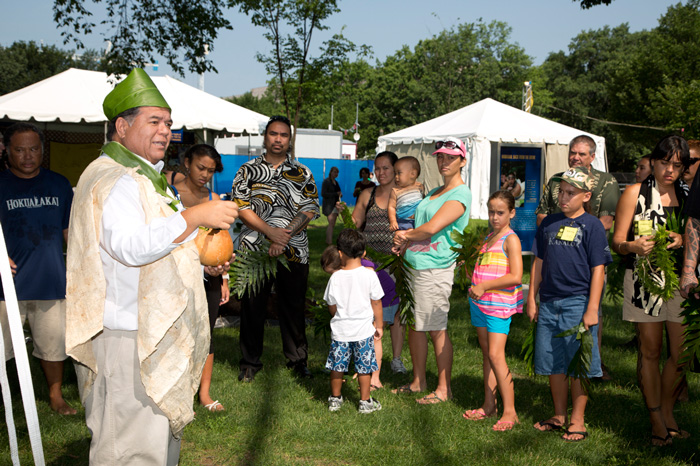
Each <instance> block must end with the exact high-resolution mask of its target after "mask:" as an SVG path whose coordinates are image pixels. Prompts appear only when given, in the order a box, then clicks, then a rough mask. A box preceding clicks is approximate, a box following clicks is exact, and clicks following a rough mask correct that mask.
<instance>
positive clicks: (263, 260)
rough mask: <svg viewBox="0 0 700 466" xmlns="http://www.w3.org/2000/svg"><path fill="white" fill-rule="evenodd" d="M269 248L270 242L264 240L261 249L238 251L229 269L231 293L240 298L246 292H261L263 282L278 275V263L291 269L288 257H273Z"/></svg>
mask: <svg viewBox="0 0 700 466" xmlns="http://www.w3.org/2000/svg"><path fill="white" fill-rule="evenodd" d="M269 249H270V244H269V243H267V242H264V243H263V246H262V249H261V250H259V251H250V250H247V249H242V250H238V251H236V260H235V261H233V263H232V264H231V269H230V271H229V275H230V278H229V284H230V288H231V293H232V294H234V295H235V296H236V297H237V298H238V299H241V298H242V297H243V295H244V294H246V293H249V294H257V293H259V292H260V289H261V287H262V285H263V283H264V282H265V281H266V280H269V279H272V278H274V277H275V276H276V275H277V266H278V264H281V265H282V266H283V267H284V268H286V269H287V270H289V265H288V263H287V258H286V257H284V256H282V255H280V256H277V257H271V256H270V254H269V253H268V251H269Z"/></svg>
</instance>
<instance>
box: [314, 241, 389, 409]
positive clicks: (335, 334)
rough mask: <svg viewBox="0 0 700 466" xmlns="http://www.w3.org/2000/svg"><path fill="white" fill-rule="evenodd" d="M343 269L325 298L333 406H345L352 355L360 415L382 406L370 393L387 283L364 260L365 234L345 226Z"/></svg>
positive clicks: (340, 246)
mask: <svg viewBox="0 0 700 466" xmlns="http://www.w3.org/2000/svg"><path fill="white" fill-rule="evenodd" d="M336 243H337V245H338V254H339V256H340V261H341V268H340V269H339V270H337V271H336V272H334V273H333V274H332V275H331V278H330V280H329V281H328V285H327V286H326V292H325V294H324V297H323V298H324V299H325V300H326V302H327V303H328V310H329V311H330V313H331V316H333V318H332V319H331V350H330V354H329V355H328V360H327V361H326V368H327V369H328V370H330V371H331V396H330V397H328V410H329V411H337V410H339V409H340V407H341V405H342V404H343V397H342V396H341V393H340V392H341V388H342V386H343V375H344V373H345V372H347V371H348V368H349V366H350V356H351V354H352V358H353V360H354V363H355V371H356V372H357V373H358V379H359V382H360V409H359V411H360V413H363V414H364V413H371V412H373V411H378V410H380V409H382V405H381V404H379V402H378V401H377V400H375V399H374V398H372V397H371V396H370V379H371V375H372V372H374V371H376V370H377V369H378V366H377V360H376V356H375V352H374V341H375V340H380V339H381V338H382V333H383V320H382V302H381V299H382V296H384V291H382V286H381V284H380V283H379V279H378V278H377V274H376V272H374V271H373V270H370V269H368V268H366V267H364V266H363V265H362V263H361V261H362V257H363V256H364V255H365V244H366V243H365V237H364V235H363V234H362V233H360V232H359V231H357V230H351V229H345V230H343V231H342V232H340V235H339V236H338V240H337V242H336Z"/></svg>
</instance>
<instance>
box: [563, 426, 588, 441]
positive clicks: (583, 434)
mask: <svg viewBox="0 0 700 466" xmlns="http://www.w3.org/2000/svg"><path fill="white" fill-rule="evenodd" d="M564 435H580V436H581V438H564ZM564 435H562V436H561V439H562V440H563V441H565V442H570V443H575V442H581V441H583V440H586V438H588V432H581V431H578V430H569V429H564Z"/></svg>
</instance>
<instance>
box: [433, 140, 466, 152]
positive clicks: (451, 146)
mask: <svg viewBox="0 0 700 466" xmlns="http://www.w3.org/2000/svg"><path fill="white" fill-rule="evenodd" d="M443 147H444V148H446V149H457V150H461V148H460V143H458V142H455V141H437V142H436V143H435V149H436V150H439V149H442V148H443Z"/></svg>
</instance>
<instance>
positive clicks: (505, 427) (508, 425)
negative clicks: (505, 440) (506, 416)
mask: <svg viewBox="0 0 700 466" xmlns="http://www.w3.org/2000/svg"><path fill="white" fill-rule="evenodd" d="M515 424H518V422H517V421H500V420H499V421H496V423H495V424H494V425H493V426H492V427H491V430H493V431H494V432H508V431H509V430H513V427H515ZM499 426H502V428H501V429H497V428H496V427H499Z"/></svg>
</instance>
